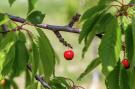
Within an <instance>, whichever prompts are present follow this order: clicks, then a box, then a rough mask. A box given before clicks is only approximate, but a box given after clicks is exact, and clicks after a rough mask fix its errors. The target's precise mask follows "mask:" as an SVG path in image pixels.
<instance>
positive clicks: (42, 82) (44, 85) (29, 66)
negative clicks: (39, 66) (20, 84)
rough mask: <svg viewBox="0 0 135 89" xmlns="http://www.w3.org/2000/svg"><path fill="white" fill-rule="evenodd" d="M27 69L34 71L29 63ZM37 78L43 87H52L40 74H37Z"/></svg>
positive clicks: (49, 88)
mask: <svg viewBox="0 0 135 89" xmlns="http://www.w3.org/2000/svg"><path fill="white" fill-rule="evenodd" d="M27 69H28V70H29V71H31V72H32V66H31V65H30V64H29V65H27ZM35 79H36V80H37V81H39V82H40V83H41V84H42V86H43V87H45V88H48V89H51V87H50V86H49V85H48V84H47V83H46V82H45V81H44V80H43V78H42V77H41V76H40V75H35Z"/></svg>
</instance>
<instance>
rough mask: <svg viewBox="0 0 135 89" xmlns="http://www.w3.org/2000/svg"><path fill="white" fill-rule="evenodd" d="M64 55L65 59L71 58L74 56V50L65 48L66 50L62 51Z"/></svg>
mask: <svg viewBox="0 0 135 89" xmlns="http://www.w3.org/2000/svg"><path fill="white" fill-rule="evenodd" d="M64 57H65V59H67V60H72V59H73V57H74V52H73V51H72V50H66V51H65V52H64Z"/></svg>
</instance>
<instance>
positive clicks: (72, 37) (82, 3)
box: [0, 0, 105, 89]
mask: <svg viewBox="0 0 135 89" xmlns="http://www.w3.org/2000/svg"><path fill="white" fill-rule="evenodd" d="M97 2H98V0H38V3H37V5H36V8H35V9H36V10H41V11H42V12H44V13H46V17H45V19H44V22H43V23H47V24H52V25H67V24H68V22H69V21H70V20H71V18H72V16H73V15H74V14H75V13H76V12H78V13H80V14H83V12H84V11H86V10H87V9H88V8H90V7H92V6H94V5H96V4H97ZM27 8H28V3H27V0H16V2H15V3H14V4H13V6H12V7H10V6H9V3H8V0H4V1H3V0H0V11H3V12H6V13H10V14H12V15H16V16H21V17H23V18H26V15H27ZM81 24H82V23H76V25H75V27H76V28H80V27H81ZM29 30H33V28H29ZM45 33H46V34H47V36H48V38H49V40H50V42H51V44H52V46H53V48H54V49H55V52H56V54H57V55H58V57H59V61H57V65H56V76H64V77H69V78H71V79H72V80H73V81H75V83H76V84H77V85H80V86H83V87H84V88H85V89H105V85H104V76H103V75H102V73H101V67H100V66H99V67H98V68H96V69H95V70H94V71H92V72H91V73H89V74H88V75H87V76H86V77H84V78H83V79H82V80H81V81H77V77H78V76H79V75H80V74H81V73H82V72H83V71H84V69H85V68H86V67H87V65H88V64H89V63H90V62H91V60H93V59H94V58H96V57H97V56H98V55H97V53H98V45H99V43H100V40H99V38H97V37H95V39H94V41H93V42H92V44H91V46H90V47H89V50H88V52H87V53H86V55H85V57H84V58H83V59H82V57H81V53H82V48H83V45H84V44H83V43H82V44H79V43H78V37H79V35H78V34H75V33H67V32H61V34H62V36H63V37H64V38H65V40H66V41H68V42H69V43H70V44H72V46H73V50H74V52H75V57H74V60H72V61H66V60H65V59H64V57H63V52H64V51H65V50H66V49H68V48H67V47H65V46H63V45H62V44H61V43H60V42H59V40H58V39H57V38H56V36H55V35H54V33H53V32H51V31H48V30H45ZM16 81H17V83H18V84H19V86H20V89H24V84H25V82H24V74H22V75H21V76H20V77H19V78H16Z"/></svg>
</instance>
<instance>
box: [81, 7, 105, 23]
mask: <svg viewBox="0 0 135 89" xmlns="http://www.w3.org/2000/svg"><path fill="white" fill-rule="evenodd" d="M105 8H106V6H105V5H97V6H94V7H92V8H90V9H88V10H87V11H85V12H84V14H83V15H82V17H81V21H83V20H86V19H89V18H92V16H94V15H95V14H97V13H101V12H102V11H103V10H104V9H105Z"/></svg>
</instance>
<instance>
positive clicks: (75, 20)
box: [68, 13, 81, 27]
mask: <svg viewBox="0 0 135 89" xmlns="http://www.w3.org/2000/svg"><path fill="white" fill-rule="evenodd" d="M80 16H81V15H80V14H78V13H76V15H75V16H73V18H72V20H71V21H70V22H69V24H68V26H69V27H73V25H74V23H75V22H78V21H79V19H80Z"/></svg>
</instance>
